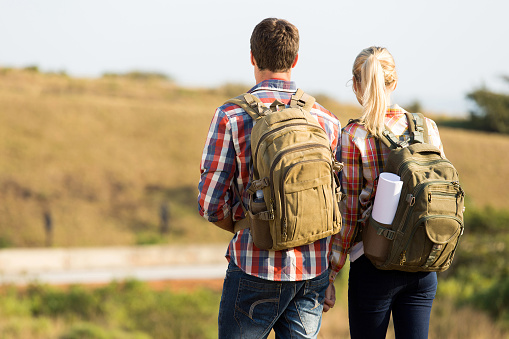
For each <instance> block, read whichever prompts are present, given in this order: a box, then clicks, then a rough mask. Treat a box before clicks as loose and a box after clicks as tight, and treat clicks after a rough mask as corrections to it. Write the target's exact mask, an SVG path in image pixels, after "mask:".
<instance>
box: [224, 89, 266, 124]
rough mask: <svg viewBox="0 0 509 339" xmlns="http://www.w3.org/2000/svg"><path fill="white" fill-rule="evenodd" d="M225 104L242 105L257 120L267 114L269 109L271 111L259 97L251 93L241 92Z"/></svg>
mask: <svg viewBox="0 0 509 339" xmlns="http://www.w3.org/2000/svg"><path fill="white" fill-rule="evenodd" d="M225 104H235V105H238V106H240V107H241V108H242V109H243V110H244V111H246V113H247V114H249V115H250V116H251V118H253V120H255V121H256V120H258V119H260V118H261V117H263V116H265V115H267V113H268V111H270V109H269V108H267V107H265V105H264V104H263V102H262V101H261V100H260V99H258V97H256V96H254V95H252V94H251V93H244V94H241V95H239V96H238V97H235V98H233V99H230V100H228V101H226V102H225Z"/></svg>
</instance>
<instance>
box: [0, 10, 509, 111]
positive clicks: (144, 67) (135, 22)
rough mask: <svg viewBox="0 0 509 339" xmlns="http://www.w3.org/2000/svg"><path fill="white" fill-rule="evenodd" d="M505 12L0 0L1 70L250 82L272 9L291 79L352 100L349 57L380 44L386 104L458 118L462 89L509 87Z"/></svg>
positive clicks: (192, 83) (191, 82)
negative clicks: (254, 50) (252, 56)
mask: <svg viewBox="0 0 509 339" xmlns="http://www.w3.org/2000/svg"><path fill="white" fill-rule="evenodd" d="M508 13H509V1H507V0H497V1H495V0H484V1H473V0H462V1H457V0H428V1H413V0H386V1H380V0H378V1H377V0H366V1H362V0H357V1H353V0H312V1H304V0H292V1H286V0H271V1H266V0H257V1H243V0H236V1H233V0H183V1H173V0H166V1H159V0H143V1H135V0H44V1H40V0H0V67H26V66H29V65H37V66H38V67H39V69H40V70H42V71H48V72H50V71H65V72H67V74H69V75H71V76H76V77H91V78H93V77H100V76H101V75H102V74H103V73H105V72H118V73H124V72H129V71H134V70H138V71H147V72H160V73H164V74H167V75H168V76H169V77H171V78H172V79H174V80H175V81H176V82H177V83H178V84H180V85H182V86H188V87H215V86H219V85H223V84H226V83H235V84H245V85H246V89H248V88H250V87H251V86H253V85H255V80H254V75H253V67H252V66H251V64H250V60H249V39H250V36H251V32H252V30H253V28H254V26H256V24H257V23H258V22H260V21H261V20H262V19H264V18H267V17H277V18H283V19H286V20H288V21H290V22H292V23H293V24H294V25H296V26H297V28H298V29H299V32H300V50H299V61H298V63H297V66H296V67H295V69H294V70H293V72H292V80H294V81H296V83H297V86H298V87H301V88H303V89H304V90H305V91H306V92H308V93H310V94H315V95H316V94H326V95H328V96H331V97H333V98H334V99H336V100H338V101H341V102H344V103H355V96H354V95H353V93H352V87H351V81H349V80H350V79H351V77H352V75H351V68H352V64H353V61H354V59H355V57H356V56H357V54H358V53H359V52H360V51H361V50H362V49H364V48H366V47H369V46H373V45H375V46H382V47H386V48H387V49H388V50H389V51H390V52H391V54H392V55H393V57H394V59H395V62H396V69H397V72H398V76H399V82H398V88H397V89H396V91H395V92H394V93H393V96H392V101H393V103H398V104H399V105H401V106H402V107H405V105H408V104H410V103H412V102H414V101H418V102H419V103H420V104H421V106H422V107H423V109H425V110H429V111H434V112H437V113H445V114H449V115H453V116H461V115H465V114H467V112H468V111H469V110H470V109H471V108H472V105H473V103H472V102H470V101H469V100H467V99H466V94H467V93H469V92H471V91H473V90H475V89H477V88H480V87H482V86H486V87H487V88H489V89H491V90H494V91H499V92H509V83H506V82H504V81H502V80H501V76H502V75H509V66H508V62H509V44H508V43H507V39H508V33H509V24H508V23H507V15H508Z"/></svg>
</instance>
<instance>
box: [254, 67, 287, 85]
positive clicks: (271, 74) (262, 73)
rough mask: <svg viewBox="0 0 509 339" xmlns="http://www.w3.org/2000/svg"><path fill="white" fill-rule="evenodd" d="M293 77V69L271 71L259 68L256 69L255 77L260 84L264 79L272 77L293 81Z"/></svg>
mask: <svg viewBox="0 0 509 339" xmlns="http://www.w3.org/2000/svg"><path fill="white" fill-rule="evenodd" d="M291 78H292V70H291V69H290V70H289V71H288V72H280V73H276V72H271V71H268V70H263V71H260V70H258V69H256V70H255V79H256V83H257V84H259V83H260V82H262V81H265V80H270V79H278V80H284V81H291Z"/></svg>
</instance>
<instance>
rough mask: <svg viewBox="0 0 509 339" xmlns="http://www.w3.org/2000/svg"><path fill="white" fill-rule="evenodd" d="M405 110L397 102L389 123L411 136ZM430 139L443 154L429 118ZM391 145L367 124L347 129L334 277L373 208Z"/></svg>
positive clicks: (401, 135) (402, 136)
mask: <svg viewBox="0 0 509 339" xmlns="http://www.w3.org/2000/svg"><path fill="white" fill-rule="evenodd" d="M405 112H406V111H405V110H404V109H402V108H401V107H399V106H397V105H394V106H393V107H391V108H389V109H388V110H387V113H386V115H385V120H384V121H385V124H386V125H387V126H388V127H389V129H390V130H391V131H392V132H393V133H394V134H395V135H396V136H397V137H399V138H400V139H406V138H408V135H409V132H408V123H407V119H406V115H405ZM425 120H426V124H427V125H428V134H429V142H430V143H431V144H433V145H435V146H437V147H438V148H439V149H440V151H441V152H442V153H443V147H442V142H441V141H440V135H439V134H438V128H437V125H436V124H435V122H434V121H433V120H431V119H428V118H426V119H425ZM389 152H390V150H389V148H387V146H385V145H383V144H382V142H381V141H379V140H377V139H376V138H374V137H373V136H372V135H369V134H368V133H367V132H366V129H365V128H364V126H362V125H360V124H358V123H351V124H349V125H347V126H345V128H344V129H343V132H342V137H341V161H342V162H343V163H344V164H345V166H344V168H343V172H342V178H341V186H342V188H343V190H344V193H346V196H347V198H346V199H345V201H344V202H343V203H342V204H343V206H342V207H343V208H342V212H343V213H342V216H343V228H342V229H341V232H340V233H338V234H337V235H335V236H334V241H333V246H332V250H333V255H332V259H331V262H332V263H331V268H332V270H331V276H330V280H334V279H335V277H336V275H337V273H338V272H339V270H341V268H342V267H343V265H344V264H345V262H346V258H347V255H348V253H350V249H351V247H352V246H353V245H354V243H353V242H354V239H355V236H356V234H357V226H358V223H357V221H358V220H359V219H361V218H362V213H363V212H364V211H365V210H366V209H367V208H368V207H369V205H370V204H371V202H372V201H373V199H374V198H375V194H376V185H375V184H374V180H375V179H376V178H378V176H379V175H380V173H381V172H382V171H383V168H384V163H385V161H386V160H387V157H388V155H389Z"/></svg>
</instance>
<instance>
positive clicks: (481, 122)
mask: <svg viewBox="0 0 509 339" xmlns="http://www.w3.org/2000/svg"><path fill="white" fill-rule="evenodd" d="M502 79H504V80H505V81H506V82H508V83H509V76H503V77H502ZM467 98H468V99H470V100H473V101H474V102H475V104H476V106H477V107H476V109H474V110H472V111H470V119H471V121H472V124H473V125H474V127H475V128H478V129H482V130H486V131H493V132H499V133H506V134H509V95H508V94H503V93H495V92H492V91H490V90H488V89H487V88H486V87H484V86H483V87H481V88H479V89H476V90H474V91H473V92H471V93H468V94H467Z"/></svg>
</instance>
